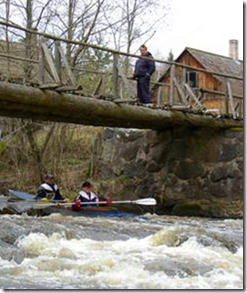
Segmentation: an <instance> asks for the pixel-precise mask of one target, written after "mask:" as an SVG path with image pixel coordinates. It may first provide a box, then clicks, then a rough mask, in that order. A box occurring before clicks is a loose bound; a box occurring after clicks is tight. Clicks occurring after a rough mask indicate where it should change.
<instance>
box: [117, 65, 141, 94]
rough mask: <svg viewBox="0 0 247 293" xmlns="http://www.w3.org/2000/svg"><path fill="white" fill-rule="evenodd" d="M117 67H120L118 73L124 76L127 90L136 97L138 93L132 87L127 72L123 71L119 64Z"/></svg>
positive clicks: (123, 79)
mask: <svg viewBox="0 0 247 293" xmlns="http://www.w3.org/2000/svg"><path fill="white" fill-rule="evenodd" d="M117 69H118V73H119V75H120V76H121V78H122V81H123V83H124V86H125V88H126V90H127V91H128V94H129V95H130V96H131V97H135V96H136V93H135V91H134V90H133V89H132V85H131V84H130V82H129V81H128V79H127V76H126V75H125V73H124V72H123V70H122V68H121V66H120V65H119V64H117Z"/></svg>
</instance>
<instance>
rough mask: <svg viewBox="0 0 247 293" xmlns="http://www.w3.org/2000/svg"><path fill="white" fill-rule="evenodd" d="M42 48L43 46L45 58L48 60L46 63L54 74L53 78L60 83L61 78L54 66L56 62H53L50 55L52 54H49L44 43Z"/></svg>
mask: <svg viewBox="0 0 247 293" xmlns="http://www.w3.org/2000/svg"><path fill="white" fill-rule="evenodd" d="M41 46H42V49H43V51H44V55H45V58H46V62H47V64H48V66H49V68H50V70H51V73H52V76H53V78H54V80H55V81H56V82H60V78H59V76H58V73H57V70H56V67H55V65H54V62H53V60H52V57H51V54H50V52H49V50H48V48H47V46H46V44H45V43H42V44H41Z"/></svg>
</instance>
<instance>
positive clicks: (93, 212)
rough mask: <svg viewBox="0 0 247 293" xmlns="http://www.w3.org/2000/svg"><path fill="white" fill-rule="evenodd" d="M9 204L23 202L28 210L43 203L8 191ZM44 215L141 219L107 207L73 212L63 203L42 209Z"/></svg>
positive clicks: (14, 191)
mask: <svg viewBox="0 0 247 293" xmlns="http://www.w3.org/2000/svg"><path fill="white" fill-rule="evenodd" d="M8 197H9V202H13V203H15V204H17V203H19V202H21V203H22V206H23V203H26V205H27V207H28V209H30V210H31V209H34V208H35V207H34V206H35V204H37V203H41V202H40V201H37V200H35V195H33V194H30V193H26V192H23V191H17V190H12V189H9V190H8ZM42 210H43V214H44V215H49V214H53V213H60V214H63V215H70V216H91V217H120V218H122V217H128V218H130V217H131V218H133V217H140V215H137V214H133V213H127V212H123V211H120V210H119V209H118V208H116V207H105V206H84V207H80V208H79V210H76V211H75V210H73V208H72V206H71V205H65V204H62V203H54V206H48V207H45V203H44V207H43V208H42Z"/></svg>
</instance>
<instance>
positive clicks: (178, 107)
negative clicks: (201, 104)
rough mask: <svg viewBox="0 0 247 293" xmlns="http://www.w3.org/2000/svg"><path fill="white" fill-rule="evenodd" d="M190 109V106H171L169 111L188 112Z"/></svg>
mask: <svg viewBox="0 0 247 293" xmlns="http://www.w3.org/2000/svg"><path fill="white" fill-rule="evenodd" d="M190 109H191V105H188V104H187V105H172V106H171V110H179V111H188V110H190Z"/></svg>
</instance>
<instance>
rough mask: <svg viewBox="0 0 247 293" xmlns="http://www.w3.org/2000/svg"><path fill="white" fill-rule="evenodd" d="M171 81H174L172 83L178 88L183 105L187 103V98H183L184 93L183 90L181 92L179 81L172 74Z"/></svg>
mask: <svg viewBox="0 0 247 293" xmlns="http://www.w3.org/2000/svg"><path fill="white" fill-rule="evenodd" d="M173 82H174V84H175V86H176V88H177V90H178V93H179V96H180V97H181V99H182V101H183V102H184V104H185V105H188V102H187V100H186V98H185V94H184V92H183V89H182V87H181V86H180V85H179V83H178V81H177V79H176V77H175V76H174V78H173ZM181 99H180V100H181Z"/></svg>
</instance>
